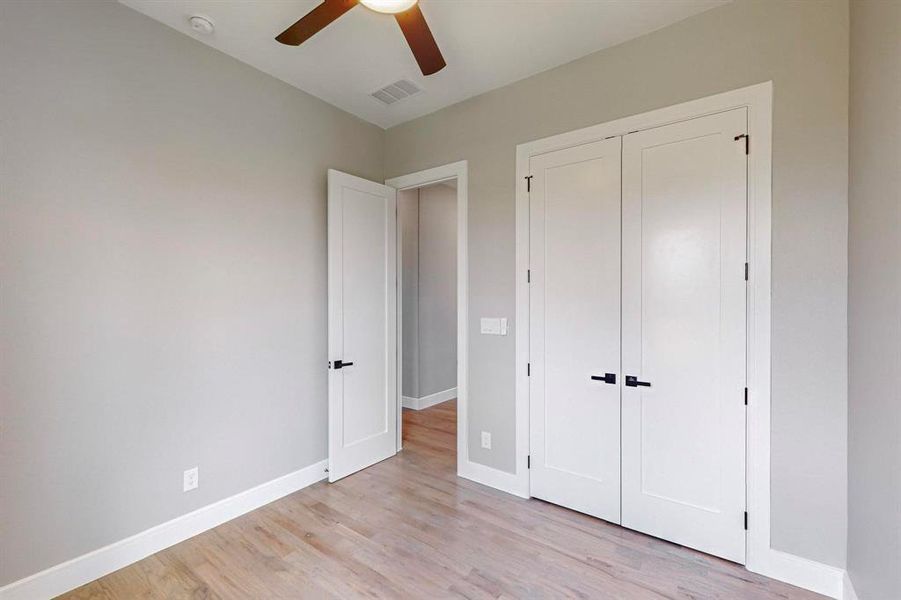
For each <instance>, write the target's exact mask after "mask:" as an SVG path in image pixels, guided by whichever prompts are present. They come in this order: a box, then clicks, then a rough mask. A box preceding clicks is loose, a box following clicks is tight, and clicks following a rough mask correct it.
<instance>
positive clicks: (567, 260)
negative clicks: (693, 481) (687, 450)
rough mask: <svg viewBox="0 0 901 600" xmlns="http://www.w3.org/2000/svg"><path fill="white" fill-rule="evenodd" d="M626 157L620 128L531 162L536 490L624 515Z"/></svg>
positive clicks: (610, 517) (594, 511)
mask: <svg viewBox="0 0 901 600" xmlns="http://www.w3.org/2000/svg"><path fill="white" fill-rule="evenodd" d="M620 158H621V138H618V137H617V138H613V139H609V140H604V141H600V142H596V143H592V144H586V145H583V146H578V147H574V148H568V149H565V150H560V151H557V152H551V153H548V154H543V155H541V156H537V157H533V158H532V159H531V160H530V164H529V168H530V173H531V175H532V181H531V192H530V212H529V219H530V254H531V255H530V259H529V260H530V265H529V266H530V270H531V285H530V288H529V290H530V293H529V306H530V315H529V318H530V323H529V328H530V329H529V330H530V335H529V356H530V359H529V360H530V369H531V377H530V379H529V398H530V423H531V425H530V431H531V436H530V441H529V444H530V453H531V471H530V492H531V495H532V496H534V497H536V498H542V499H544V500H548V501H550V502H554V503H556V504H560V505H563V506H566V507H569V508H573V509H575V510H578V511H581V512H584V513H588V514H590V515H594V516H597V517H600V518H602V519H605V520H607V521H612V522H615V523H619V520H620V513H619V504H620V481H619V478H620V473H619V470H620V386H619V384H620V381H619V369H620V304H619V303H620V164H621V163H620ZM607 373H609V374H610V377H609V379H610V383H606V382H604V381H602V380H599V379H592V376H594V377H604V376H605V374H607ZM614 379H615V383H614Z"/></svg>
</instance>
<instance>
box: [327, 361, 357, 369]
mask: <svg viewBox="0 0 901 600" xmlns="http://www.w3.org/2000/svg"><path fill="white" fill-rule="evenodd" d="M332 365H333V367H332V368H333V369H343V368H344V367H349V366H351V365H353V363H352V362H344V361H343V360H336V361H335V362H333V363H332Z"/></svg>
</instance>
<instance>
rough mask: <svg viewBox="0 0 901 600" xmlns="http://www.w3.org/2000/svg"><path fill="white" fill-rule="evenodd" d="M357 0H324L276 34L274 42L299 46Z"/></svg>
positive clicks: (350, 7) (357, 0)
mask: <svg viewBox="0 0 901 600" xmlns="http://www.w3.org/2000/svg"><path fill="white" fill-rule="evenodd" d="M358 2H359V0H324V2H323V3H322V4H320V5H319V6H317V7H316V8H314V9H313V10H311V11H310V12H308V13H307V14H305V15H304V16H303V17H302V18H301V19H300V20H299V21H298V22H297V23H295V24H294V25H291V27H288V28H287V29H285V30H284V31H283V32H281V33H280V34H278V37H276V38H275V39H276V41H279V42H281V43H282V44H287V45H288V46H299V45H300V44H302V43H303V42H305V41H307V40H308V39H310V38H311V37H313V36H314V35H316V34H317V33H318V32H319V30H321V29H324V28H325V26H326V25H328V24H329V23H331V22H332V21H334V20H335V19H337V18H338V17H340V16H341V15H343V14H344V13H346V12H347V11H349V10H350V9H352V8H353V7H354V6H356V5H357V4H358Z"/></svg>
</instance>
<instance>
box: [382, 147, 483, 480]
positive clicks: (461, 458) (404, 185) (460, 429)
mask: <svg viewBox="0 0 901 600" xmlns="http://www.w3.org/2000/svg"><path fill="white" fill-rule="evenodd" d="M468 174H469V165H468V163H467V162H466V161H465V160H461V161H457V162H454V163H450V164H447V165H442V166H440V167H434V168H431V169H425V170H424V171H418V172H416V173H410V174H408V175H401V176H399V177H392V178H391V179H386V180H385V185H387V186H390V187H393V188H396V189H397V191H399V192H400V191H403V190H407V189H411V188H420V187H423V186H426V185H430V184H433V183H440V182H442V181H448V180H451V179H456V180H457V470H458V472H459V470H460V465H463V464H466V463H468V457H469V454H468V448H469V444H468V441H467V433H468V427H467V426H466V422H467V408H468V400H469V336H468V327H467V325H468V323H469V245H468V242H467V231H468V222H467V219H468V214H469V209H468V197H469V194H468V192H469V175H468ZM401 242H402V239H401V236H400V235H398V236H397V244H398V252H397V261H398V265H397V315H398V318H397V377H398V385H397V449H398V451H399V450H401V449H402V432H401V427H402V425H403V398H402V396H403V379H402V377H403V374H402V369H403V355H402V349H403V346H402V341H403V337H402V326H403V318H402V317H403V312H402V309H403V304H402V298H403V294H402V291H403V290H402V288H401V286H402V284H403V281H402V274H403V269H402V267H403V265H402V264H401V262H400V261H401V260H402V256H401V252H400V250H401V248H400V246H401Z"/></svg>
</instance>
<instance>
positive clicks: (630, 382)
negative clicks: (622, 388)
mask: <svg viewBox="0 0 901 600" xmlns="http://www.w3.org/2000/svg"><path fill="white" fill-rule="evenodd" d="M639 386H640V387H651V382H650V381H638V377H636V376H635V375H626V387H639Z"/></svg>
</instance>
